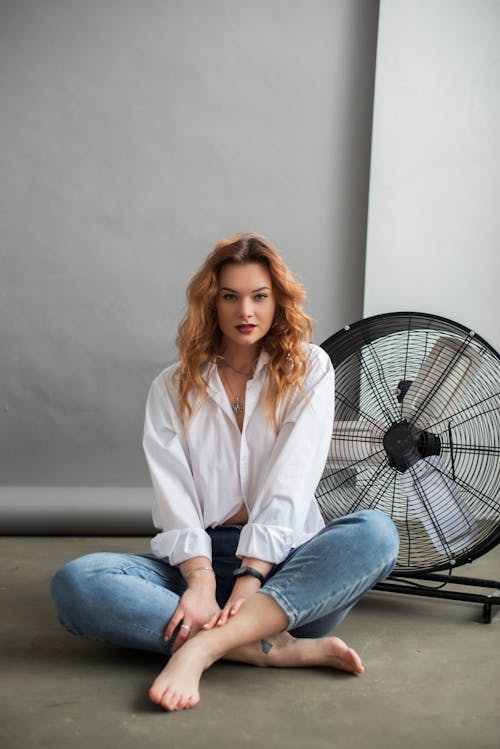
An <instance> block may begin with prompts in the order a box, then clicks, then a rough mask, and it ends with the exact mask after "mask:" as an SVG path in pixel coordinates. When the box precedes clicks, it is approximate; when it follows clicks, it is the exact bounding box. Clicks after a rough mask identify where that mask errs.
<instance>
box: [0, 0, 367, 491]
mask: <svg viewBox="0 0 500 749" xmlns="http://www.w3.org/2000/svg"><path fill="white" fill-rule="evenodd" d="M377 13H378V3H376V2H373V0H295V1H293V0H254V2H252V3H248V2H242V1H241V0H190V1H189V2H182V1H181V0H178V1H174V0H85V1H84V2H82V0H3V1H2V2H1V4H0V71H1V75H0V107H1V112H0V116H1V123H0V124H1V129H0V154H1V156H0V158H1V173H2V181H1V184H0V206H1V229H0V231H1V241H0V253H1V269H2V272H1V275H0V344H1V370H0V374H1V381H0V385H1V391H0V392H1V402H0V415H1V422H0V424H1V432H0V440H1V442H0V483H1V484H3V485H4V487H7V486H15V485H19V486H23V485H24V486H36V485H40V486H60V487H62V486H65V485H67V486H88V487H90V486H108V487H112V486H129V487H133V486H141V485H148V484H149V477H148V475H147V472H146V467H145V463H144V459H143V456H142V453H141V449H140V441H141V432H142V420H143V407H144V401H145V397H146V394H147V389H148V387H149V383H150V381H151V379H152V378H153V377H154V375H155V374H156V373H157V372H158V371H159V370H160V369H161V368H162V367H163V366H164V365H165V364H167V363H169V362H171V361H173V359H174V357H175V349H174V343H173V341H174V337H175V330H176V327H177V324H178V321H179V318H180V315H181V313H182V310H183V305H184V289H185V285H186V282H187V281H188V279H189V277H190V275H191V274H192V273H193V271H194V270H195V269H196V268H197V267H198V265H199V263H200V262H201V260H202V258H203V257H204V256H205V255H206V254H207V252H208V251H209V250H210V249H211V248H212V246H213V244H214V242H215V241H216V240H217V239H218V238H219V237H221V236H224V235H227V234H228V233H231V232H233V231H236V230H240V229H246V230H256V231H260V232H263V233H266V234H268V235H269V236H270V237H271V238H272V239H274V241H275V242H276V243H277V244H278V245H279V246H280V247H281V248H282V250H283V253H284V255H285V258H286V260H287V261H288V263H289V265H290V266H291V267H292V268H293V269H294V270H295V271H296V272H297V273H298V275H299V276H300V277H301V278H302V280H303V281H304V283H305V285H306V286H307V288H308V290H309V294H310V300H311V301H310V307H309V309H310V312H311V313H312V315H313V316H314V317H315V318H316V320H317V328H316V340H317V341H318V342H320V341H321V340H323V339H324V338H326V337H327V336H328V335H330V334H331V333H332V332H334V331H336V330H337V329H338V328H339V327H340V326H341V325H343V324H344V323H346V322H350V321H352V320H355V319H357V318H359V317H360V316H361V312H362V294H363V288H362V286H363V272H364V249H365V234H366V209H367V189H368V166H369V148H370V135H371V110H372V94H373V91H372V88H373V76H374V60H375V49H376V32H377ZM4 496H6V495H5V492H4ZM23 496H25V495H22V494H21V495H15V497H17V499H15V500H12V501H13V502H14V501H15V502H19V503H21V504H22V503H23V501H24V500H23ZM44 496H46V495H44ZM59 496H60V495H59ZM68 501H71V500H70V499H69V495H68ZM74 501H76V500H74ZM78 501H82V500H81V497H80V499H79V500H78Z"/></svg>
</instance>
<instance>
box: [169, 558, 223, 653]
mask: <svg viewBox="0 0 500 749" xmlns="http://www.w3.org/2000/svg"><path fill="white" fill-rule="evenodd" d="M219 614H220V607H219V605H218V604H217V601H216V599H215V575H210V574H209V573H207V572H205V571H203V570H202V571H200V572H194V573H193V574H192V575H191V576H190V577H189V586H188V588H187V590H186V591H185V592H184V594H183V595H182V597H181V599H180V601H179V604H178V606H177V608H176V610H175V612H174V615H173V616H172V618H171V619H170V621H169V623H168V626H167V628H166V630H165V640H170V639H171V638H172V637H173V635H174V632H175V630H176V629H177V627H178V625H179V624H180V625H181V626H180V629H179V631H178V633H177V636H176V638H175V643H174V646H173V648H172V652H173V653H175V651H176V650H178V649H179V648H180V647H182V645H184V643H185V642H186V640H187V639H189V638H190V637H194V635H195V634H196V633H197V632H199V631H200V630H201V629H203V628H205V629H210V628H211V627H209V626H206V625H207V624H208V623H209V622H214V624H215V622H216V621H217V618H218V617H219ZM212 626H213V624H212Z"/></svg>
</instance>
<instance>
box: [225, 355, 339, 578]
mask: <svg viewBox="0 0 500 749" xmlns="http://www.w3.org/2000/svg"><path fill="white" fill-rule="evenodd" d="M311 349H312V352H311V358H310V362H309V371H308V374H307V376H306V378H305V381H304V390H305V397H304V396H303V395H302V393H300V392H298V393H296V394H295V395H294V397H293V398H292V399H291V401H290V402H289V404H288V406H287V407H286V408H285V412H284V414H283V418H282V421H281V427H280V430H279V433H278V435H277V438H276V442H275V444H274V447H273V449H272V452H271V454H270V457H269V460H268V463H267V466H266V469H265V470H264V471H263V473H262V477H261V478H260V479H259V481H258V482H257V487H256V492H255V494H254V497H253V501H252V498H249V518H248V523H247V524H246V525H245V526H244V528H243V529H242V531H241V534H240V541H239V545H238V549H237V552H236V553H237V555H238V556H239V557H244V556H250V557H254V558H256V559H264V560H266V561H268V562H272V563H273V564H279V563H280V562H282V561H283V560H284V559H285V558H286V556H287V555H288V553H289V552H290V550H291V548H292V546H293V542H294V539H295V538H296V535H297V533H296V532H297V530H298V529H300V530H301V529H303V528H304V527H305V526H306V520H307V518H308V515H309V513H310V512H311V505H312V503H313V502H315V499H314V492H315V489H316V487H317V485H318V483H319V480H320V478H321V475H322V473H323V469H324V466H325V463H326V458H327V456H328V450H329V447H330V442H331V437H332V428H333V417H334V410H335V379H334V372H333V367H332V364H331V361H330V358H329V357H328V355H327V354H326V352H324V351H323V349H320V348H319V347H318V346H314V347H311Z"/></svg>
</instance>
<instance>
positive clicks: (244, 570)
mask: <svg viewBox="0 0 500 749" xmlns="http://www.w3.org/2000/svg"><path fill="white" fill-rule="evenodd" d="M246 575H251V576H252V577H255V578H257V580H260V584H261V585H264V583H265V582H266V578H265V577H264V575H263V574H262V572H259V570H256V569H255V567H238V569H236V570H234V571H233V577H245V576H246Z"/></svg>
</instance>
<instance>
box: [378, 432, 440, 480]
mask: <svg viewBox="0 0 500 749" xmlns="http://www.w3.org/2000/svg"><path fill="white" fill-rule="evenodd" d="M383 445H384V449H385V452H386V454H387V458H388V460H389V465H390V466H392V468H395V469H396V470H397V471H400V472H401V473H404V472H405V471H407V470H408V468H410V467H411V466H412V465H415V463H417V461H419V460H421V459H422V458H426V457H428V456H429V455H439V454H440V452H441V440H440V439H439V437H438V436H437V435H436V434H432V432H426V431H423V430H422V429H419V428H418V427H416V426H415V425H414V424H410V423H409V422H408V421H407V420H406V419H404V420H403V421H396V422H394V423H393V424H391V426H390V427H389V429H388V430H387V432H386V433H385V435H384V439H383Z"/></svg>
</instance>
